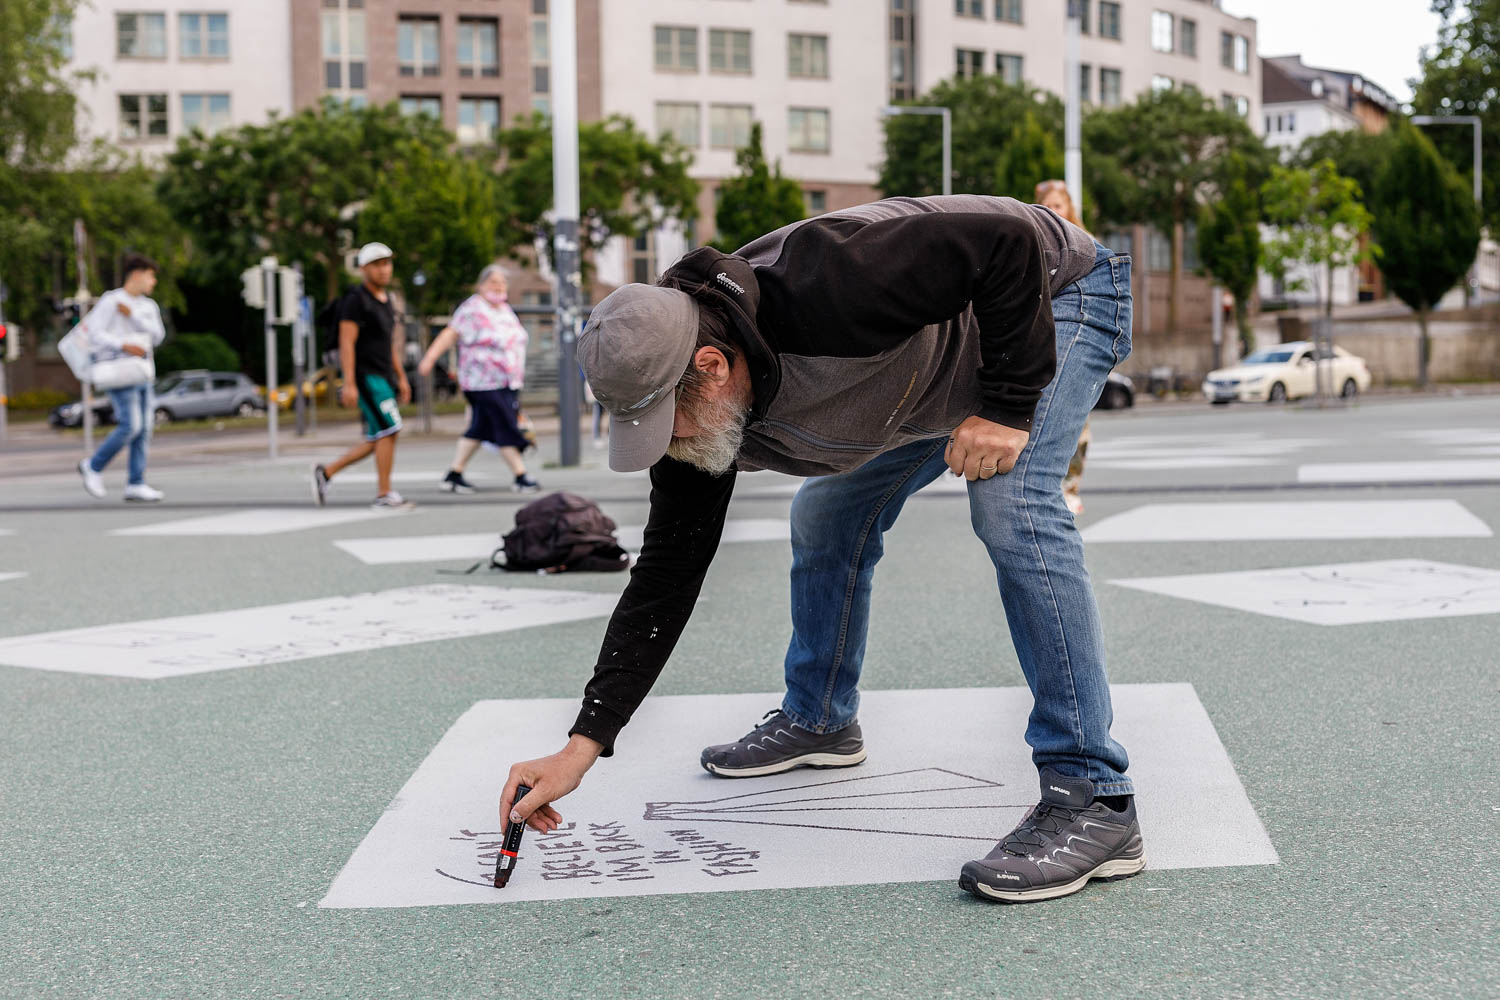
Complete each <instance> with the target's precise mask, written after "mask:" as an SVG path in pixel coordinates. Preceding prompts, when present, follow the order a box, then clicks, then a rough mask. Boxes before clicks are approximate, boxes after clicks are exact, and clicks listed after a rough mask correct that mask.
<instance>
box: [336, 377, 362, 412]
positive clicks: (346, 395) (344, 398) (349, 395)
mask: <svg viewBox="0 0 1500 1000" xmlns="http://www.w3.org/2000/svg"><path fill="white" fill-rule="evenodd" d="M339 405H340V406H358V405H359V390H358V389H356V388H355V387H354V383H353V382H345V383H344V387H343V388H342V389H340V390H339Z"/></svg>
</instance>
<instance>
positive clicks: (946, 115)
mask: <svg viewBox="0 0 1500 1000" xmlns="http://www.w3.org/2000/svg"><path fill="white" fill-rule="evenodd" d="M880 113H881V114H882V115H885V116H887V117H889V116H890V115H941V116H942V119H943V194H952V193H953V112H952V111H950V110H949V109H948V108H934V107H931V106H928V105H921V104H917V105H905V104H903V105H896V104H887V105H885V106H884V107H882V108H881V109H880Z"/></svg>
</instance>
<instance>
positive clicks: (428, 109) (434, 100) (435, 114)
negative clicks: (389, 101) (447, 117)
mask: <svg viewBox="0 0 1500 1000" xmlns="http://www.w3.org/2000/svg"><path fill="white" fill-rule="evenodd" d="M401 113H402V114H403V115H427V116H428V117H429V118H431V119H433V120H434V121H439V122H440V121H442V120H443V99H442V98H441V97H439V96H437V95H436V94H402V95H401Z"/></svg>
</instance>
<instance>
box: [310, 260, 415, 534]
mask: <svg viewBox="0 0 1500 1000" xmlns="http://www.w3.org/2000/svg"><path fill="white" fill-rule="evenodd" d="M391 256H392V255H391V248H390V247H388V246H386V245H385V244H384V243H366V244H365V245H364V246H363V247H361V248H360V251H359V272H360V275H361V277H362V278H363V279H364V280H362V281H361V282H360V283H359V284H358V285H356V286H355V287H354V288H351V289H350V290H349V291H348V292H347V293H346V294H345V295H344V297H343V299H342V300H340V302H339V305H338V332H339V368H340V370H341V372H342V373H343V376H344V384H343V388H342V389H341V390H340V392H339V403H340V404H341V405H343V406H358V407H359V412H360V416H361V418H362V419H363V422H364V428H365V440H364V443H363V444H359V445H355V446H354V447H353V448H350V449H349V450H348V451H347V452H345V453H344V454H343V455H342V456H340V457H339V458H337V459H335V460H334V461H332V462H330V463H329V464H328V465H315V466H313V470H312V489H313V502H314V503H316V504H317V505H318V506H319V507H321V506H323V503H324V502H325V500H326V499H327V497H328V481H329V480H330V479H332V478H333V477H334V476H335V475H337V474H338V473H339V472H340V471H341V470H343V469H344V468H345V467H346V466H349V465H352V464H353V463H355V462H358V461H360V460H361V459H363V458H365V457H366V456H367V455H370V454H371V453H373V454H374V455H375V477H376V481H377V490H376V497H375V502H374V504H372V506H374V507H375V508H377V509H397V508H403V507H410V506H411V504H410V503H408V502H407V501H406V500H404V499H403V498H402V496H401V494H399V493H397V492H396V491H395V490H394V489H392V488H391V466H392V465H394V464H395V461H396V435H397V434H399V433H400V432H401V409H400V407H401V405H402V404H404V403H409V402H411V385H410V384H409V383H408V382H407V380H406V367H405V365H404V364H402V357H401V353H402V350H403V349H404V346H405V344H404V338H402V336H401V334H400V331H399V328H398V327H397V325H396V312H395V309H394V307H393V306H392V305H391V300H390V294H389V293H388V292H387V289H388V288H389V286H390V283H391V272H392V263H391Z"/></svg>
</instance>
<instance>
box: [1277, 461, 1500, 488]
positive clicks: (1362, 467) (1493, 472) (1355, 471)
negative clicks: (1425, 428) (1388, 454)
mask: <svg viewBox="0 0 1500 1000" xmlns="http://www.w3.org/2000/svg"><path fill="white" fill-rule="evenodd" d="M1445 479H1458V480H1473V479H1500V461H1486V460H1482V459H1467V460H1466V459H1453V460H1450V461H1427V462H1326V463H1322V464H1318V465H1302V466H1298V468H1297V481H1298V482H1299V483H1391V482H1412V481H1418V482H1421V481H1427V480H1445Z"/></svg>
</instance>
